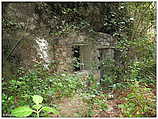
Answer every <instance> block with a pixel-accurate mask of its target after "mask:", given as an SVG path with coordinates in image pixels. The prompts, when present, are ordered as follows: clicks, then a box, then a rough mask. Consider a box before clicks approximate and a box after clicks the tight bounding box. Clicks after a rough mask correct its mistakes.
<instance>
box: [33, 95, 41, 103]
mask: <svg viewBox="0 0 158 119" xmlns="http://www.w3.org/2000/svg"><path fill="white" fill-rule="evenodd" d="M32 98H33V102H34V103H36V105H39V104H40V103H42V101H43V98H42V97H41V96H39V95H34V96H32Z"/></svg>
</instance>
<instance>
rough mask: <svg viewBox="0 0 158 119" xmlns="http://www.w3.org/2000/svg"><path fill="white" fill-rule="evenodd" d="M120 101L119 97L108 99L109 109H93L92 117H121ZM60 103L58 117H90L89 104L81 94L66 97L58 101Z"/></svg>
mask: <svg viewBox="0 0 158 119" xmlns="http://www.w3.org/2000/svg"><path fill="white" fill-rule="evenodd" d="M120 102H121V101H120V100H119V99H111V100H108V101H107V104H108V108H107V110H106V111H100V110H93V111H94V112H95V113H94V115H93V116H92V117H120V114H121V111H120V109H119V108H118V107H117V105H118V104H120ZM58 105H59V106H58V109H59V110H60V115H59V116H58V117H88V116H87V115H88V105H87V103H85V102H84V101H83V100H82V97H80V96H79V95H75V96H73V97H67V98H64V99H63V100H61V101H59V102H58Z"/></svg>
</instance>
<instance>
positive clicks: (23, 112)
mask: <svg viewBox="0 0 158 119" xmlns="http://www.w3.org/2000/svg"><path fill="white" fill-rule="evenodd" d="M32 112H33V110H32V109H31V108H30V107H29V106H22V107H18V108H16V109H14V110H12V112H11V115H12V116H15V117H27V116H29V115H31V114H32Z"/></svg>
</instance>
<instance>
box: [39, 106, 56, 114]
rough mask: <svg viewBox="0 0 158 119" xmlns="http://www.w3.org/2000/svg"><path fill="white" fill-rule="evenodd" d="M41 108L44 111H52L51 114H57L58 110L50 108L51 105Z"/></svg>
mask: <svg viewBox="0 0 158 119" xmlns="http://www.w3.org/2000/svg"><path fill="white" fill-rule="evenodd" d="M42 110H43V111H46V112H52V113H53V114H59V111H57V110H56V109H55V108H51V107H43V108H42Z"/></svg>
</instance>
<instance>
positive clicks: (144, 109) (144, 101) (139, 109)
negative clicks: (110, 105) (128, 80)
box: [119, 81, 156, 117]
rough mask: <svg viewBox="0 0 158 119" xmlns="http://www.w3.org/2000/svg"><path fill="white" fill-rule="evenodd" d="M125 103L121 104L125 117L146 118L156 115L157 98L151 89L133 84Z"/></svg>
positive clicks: (136, 83)
mask: <svg viewBox="0 0 158 119" xmlns="http://www.w3.org/2000/svg"><path fill="white" fill-rule="evenodd" d="M123 99H124V101H125V103H123V104H120V105H119V108H121V109H122V115H123V116H124V117H144V116H155V115H156V103H155V101H156V98H155V96H154V94H153V93H152V92H151V89H150V88H146V87H145V86H141V85H139V83H138V82H136V81H135V82H133V83H132V84H131V86H130V93H128V95H127V96H126V97H124V98H123Z"/></svg>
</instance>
